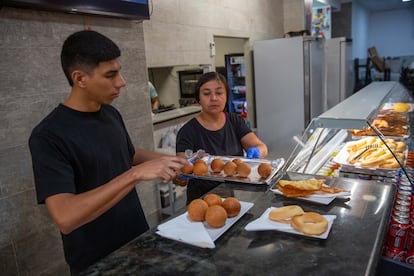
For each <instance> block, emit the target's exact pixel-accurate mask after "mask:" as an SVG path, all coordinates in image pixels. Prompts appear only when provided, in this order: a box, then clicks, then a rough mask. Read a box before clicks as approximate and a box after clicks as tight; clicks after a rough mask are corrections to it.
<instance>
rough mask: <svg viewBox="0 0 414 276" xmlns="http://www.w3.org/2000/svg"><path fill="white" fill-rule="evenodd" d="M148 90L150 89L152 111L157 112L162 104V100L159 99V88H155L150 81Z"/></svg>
mask: <svg viewBox="0 0 414 276" xmlns="http://www.w3.org/2000/svg"><path fill="white" fill-rule="evenodd" d="M148 91H149V94H150V98H151V110H152V113H157V112H158V109H159V108H160V106H161V104H160V100H159V99H158V93H157V90H156V89H155V87H154V85H153V84H152V82H150V81H149V82H148Z"/></svg>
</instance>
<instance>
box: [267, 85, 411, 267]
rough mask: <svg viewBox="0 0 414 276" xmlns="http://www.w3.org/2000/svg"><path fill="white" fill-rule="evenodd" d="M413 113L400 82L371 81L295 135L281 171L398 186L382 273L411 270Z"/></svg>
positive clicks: (409, 100) (409, 97) (406, 91)
mask: <svg viewBox="0 0 414 276" xmlns="http://www.w3.org/2000/svg"><path fill="white" fill-rule="evenodd" d="M413 116H414V99H413V98H412V96H411V93H409V91H408V90H407V89H406V88H405V87H404V86H402V85H401V84H400V83H398V82H373V83H371V84H370V85H368V86H366V87H365V88H363V89H361V90H360V91H358V92H357V93H355V94H353V95H352V96H350V97H349V98H347V99H345V100H344V101H343V102H341V103H339V104H338V105H336V106H334V107H333V108H332V109H330V110H328V111H326V112H325V113H323V114H321V115H320V116H318V117H316V118H314V119H313V120H312V121H311V123H310V124H309V126H308V127H307V129H306V130H305V132H304V133H303V135H302V137H294V139H295V140H296V142H297V145H296V146H295V149H294V151H293V152H292V153H291V155H290V157H289V158H288V160H287V162H286V165H285V167H284V168H283V172H284V174H285V175H289V174H292V173H299V174H304V175H305V174H306V175H313V177H314V178H315V179H318V178H321V177H327V176H328V177H331V178H332V177H333V178H336V177H342V178H356V179H365V180H375V181H376V182H377V183H378V185H381V183H382V182H387V183H391V185H393V186H394V185H395V186H396V191H397V192H396V196H395V198H394V200H393V202H392V206H393V209H392V211H391V215H390V219H389V222H388V224H387V229H386V231H387V232H386V237H385V239H384V242H383V247H382V257H381V258H382V259H381V262H380V266H381V270H382V271H389V270H393V271H396V270H395V269H397V270H401V271H402V270H404V271H410V273H411V272H414V224H413V222H414V212H413V210H414V185H413V182H414V181H413V178H414V177H413V175H414V170H413V169H412V167H413V160H412V158H413V156H412V155H413V153H412V150H413V143H412V142H413V121H414V120H413V119H414V118H413ZM277 187H278V186H276V185H275V187H273V189H276V188H277ZM391 200H392V199H391ZM383 275H386V274H383Z"/></svg>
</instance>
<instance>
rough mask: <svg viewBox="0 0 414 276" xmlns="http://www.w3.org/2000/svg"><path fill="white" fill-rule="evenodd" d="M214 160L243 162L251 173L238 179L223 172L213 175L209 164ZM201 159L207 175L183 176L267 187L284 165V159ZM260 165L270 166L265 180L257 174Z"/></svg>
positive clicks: (206, 157)
mask: <svg viewBox="0 0 414 276" xmlns="http://www.w3.org/2000/svg"><path fill="white" fill-rule="evenodd" d="M215 158H220V159H222V160H223V161H224V162H228V161H231V160H233V159H235V158H238V159H240V160H242V161H243V162H246V163H248V164H249V165H250V167H251V168H252V171H251V172H250V175H249V176H248V177H244V178H242V177H238V176H226V175H225V174H224V173H223V171H222V172H220V173H213V172H212V171H211V168H210V163H211V161H213V160H214V159H215ZM201 159H203V160H204V161H205V162H206V163H207V166H208V173H207V175H205V176H201V175H194V174H182V175H184V176H187V177H190V178H196V179H205V180H212V181H219V182H225V181H228V182H241V183H246V184H257V185H263V184H265V185H269V184H270V182H271V180H272V179H273V177H274V176H275V175H276V174H277V173H278V172H279V171H280V169H282V168H283V165H284V164H285V159H284V158H278V159H275V160H267V159H247V158H243V157H240V156H218V155H208V156H204V157H203V158H201ZM261 163H269V164H270V165H271V166H272V173H271V174H270V176H269V177H267V178H265V179H264V178H262V177H261V176H260V175H259V173H258V172H257V168H258V167H259V165H260V164H261Z"/></svg>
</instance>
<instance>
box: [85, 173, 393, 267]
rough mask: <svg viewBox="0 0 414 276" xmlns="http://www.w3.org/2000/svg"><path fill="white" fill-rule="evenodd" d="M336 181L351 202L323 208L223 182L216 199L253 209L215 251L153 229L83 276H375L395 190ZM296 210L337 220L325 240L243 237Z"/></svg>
mask: <svg viewBox="0 0 414 276" xmlns="http://www.w3.org/2000/svg"><path fill="white" fill-rule="evenodd" d="M332 181H333V182H332V183H333V186H337V187H340V188H343V189H347V190H350V191H351V197H350V199H349V200H345V199H335V200H334V201H333V202H331V203H330V204H329V205H321V204H316V203H311V202H308V201H302V200H299V199H292V198H291V199H289V198H285V197H284V196H281V195H276V194H273V193H272V192H271V191H268V190H267V186H263V185H249V184H243V183H238V184H237V183H228V182H225V183H221V184H220V185H219V186H218V187H216V188H215V189H214V190H213V191H212V192H215V193H217V194H220V195H221V196H223V197H227V196H230V195H232V196H235V197H237V198H238V199H240V200H241V201H245V202H252V203H254V205H253V207H252V208H251V209H249V210H248V211H247V213H246V214H244V215H243V216H242V217H241V218H240V219H239V220H238V221H237V222H236V223H235V224H233V225H232V226H231V227H230V228H229V229H228V230H227V231H226V232H225V233H223V234H222V235H221V236H220V237H219V238H218V239H217V240H216V241H215V248H213V249H206V248H199V247H196V246H192V245H187V244H184V243H181V242H177V241H173V240H169V239H166V238H163V237H161V236H159V235H157V234H156V233H155V231H156V229H150V230H149V231H147V232H146V233H144V234H142V235H141V236H139V237H137V238H136V239H135V240H132V241H131V242H130V243H128V244H126V245H125V246H124V247H122V248H120V249H118V250H116V251H115V252H113V253H112V254H110V255H108V256H107V257H105V258H104V259H102V260H101V261H99V262H98V263H96V264H94V265H92V266H91V267H89V268H88V269H87V270H86V271H85V272H84V274H85V275H120V274H137V273H138V274H140V275H193V274H194V275H199V274H200V275H259V274H260V275H335V274H336V275H375V272H376V268H377V264H378V262H379V258H380V256H381V252H380V251H381V245H382V241H383V238H384V235H385V231H386V226H387V225H386V224H387V222H388V218H389V214H390V212H391V208H392V206H391V204H392V199H393V197H394V195H395V186H394V185H393V184H387V183H378V182H374V181H367V180H356V179H348V178H335V179H333V180H332ZM292 204H297V205H300V206H301V207H302V208H303V209H304V210H305V211H315V212H318V213H321V214H323V215H336V219H335V220H334V222H333V225H332V228H331V230H330V232H329V235H328V237H327V238H326V239H319V238H315V237H307V236H302V235H297V234H289V233H285V232H279V231H275V230H271V231H246V230H245V226H246V225H247V224H248V223H250V222H252V221H253V220H255V219H257V218H259V217H260V216H261V215H262V214H263V213H264V212H265V210H266V209H267V208H269V207H271V206H273V207H281V206H284V205H292ZM183 212H185V210H181V212H178V214H177V215H180V214H182V213H183Z"/></svg>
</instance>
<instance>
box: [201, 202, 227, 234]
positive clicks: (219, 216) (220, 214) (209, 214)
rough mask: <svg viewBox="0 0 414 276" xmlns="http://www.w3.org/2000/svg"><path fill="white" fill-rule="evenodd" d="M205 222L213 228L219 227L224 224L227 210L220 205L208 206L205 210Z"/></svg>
mask: <svg viewBox="0 0 414 276" xmlns="http://www.w3.org/2000/svg"><path fill="white" fill-rule="evenodd" d="M205 218H206V222H207V224H208V225H209V226H211V227H213V228H220V227H223V226H224V224H226V220H227V212H226V210H225V209H224V208H223V207H222V206H221V205H213V206H209V207H208V208H207V210H206V217H205Z"/></svg>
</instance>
